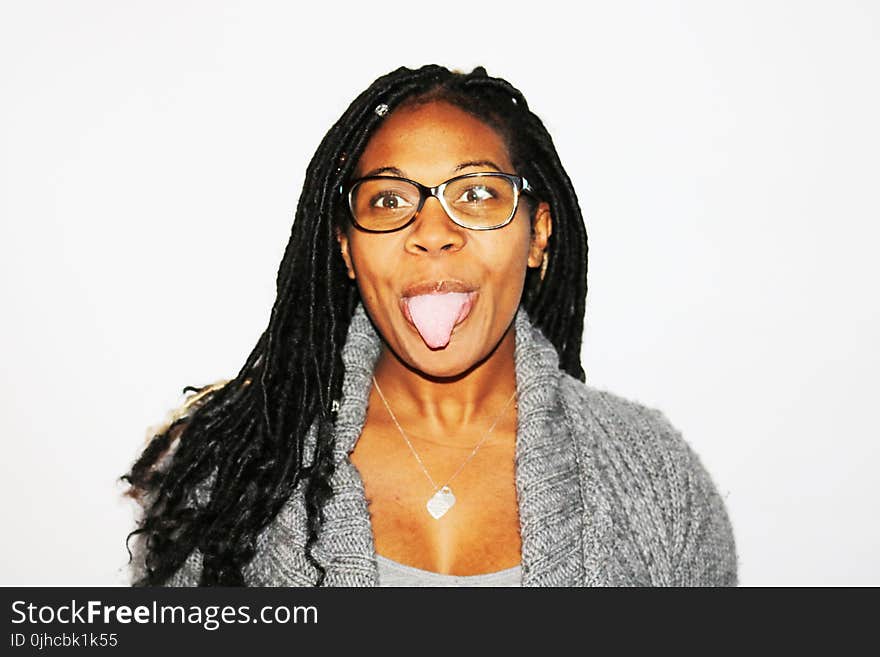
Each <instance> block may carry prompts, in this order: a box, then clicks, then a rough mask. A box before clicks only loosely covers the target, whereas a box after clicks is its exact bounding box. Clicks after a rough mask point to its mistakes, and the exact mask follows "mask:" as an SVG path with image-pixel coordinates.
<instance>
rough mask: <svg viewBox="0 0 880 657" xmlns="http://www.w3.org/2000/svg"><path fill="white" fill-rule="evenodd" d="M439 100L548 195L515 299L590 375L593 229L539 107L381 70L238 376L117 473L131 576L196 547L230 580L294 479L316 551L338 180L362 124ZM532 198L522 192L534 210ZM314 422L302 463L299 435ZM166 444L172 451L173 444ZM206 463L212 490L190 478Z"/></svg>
mask: <svg viewBox="0 0 880 657" xmlns="http://www.w3.org/2000/svg"><path fill="white" fill-rule="evenodd" d="M430 100H444V101H447V102H450V103H452V104H454V105H456V106H458V107H460V108H461V109H463V110H465V111H467V112H469V113H471V114H472V115H474V116H476V117H477V118H479V119H481V120H482V121H484V122H486V123H487V124H488V125H490V126H491V127H493V128H495V129H496V130H498V131H499V133H500V134H501V135H502V136H503V137H504V139H505V141H506V143H507V145H508V148H509V151H510V155H511V161H512V163H513V165H514V167H515V172H516V173H518V174H520V175H523V176H525V177H526V178H527V179H528V180H529V182H530V183H531V185H532V187H533V188H534V191H535V194H536V196H537V197H538V198H540V199H541V200H544V201H546V202H547V203H548V204H549V206H550V212H551V216H552V220H553V233H552V235H551V238H550V241H549V243H548V254H549V263H548V266H547V269H546V275H545V278H544V280H543V281H541V280H540V279H539V275H538V271H537V269H529V270H528V273H527V274H526V281H525V286H524V290H523V297H522V301H521V303H522V305H523V306H524V308H525V309H526V311H527V312H528V314H529V317H530V318H531V320H532V323H533V325H535V326H536V327H538V328H539V329H540V330H541V331H542V333H543V334H544V335H545V336H546V338H547V339H548V340H549V341H550V342H551V343H552V344H553V346H554V347H555V348H556V351H557V353H558V354H559V362H560V368H561V369H562V370H564V371H565V372H567V373H568V374H570V375H571V376H573V377H575V378H577V379H579V380H581V381H585V375H584V371H583V368H582V367H581V363H580V349H581V339H582V333H583V323H584V309H585V302H586V294H587V234H586V229H585V227H584V222H583V218H582V216H581V211H580V207H579V205H578V200H577V196H576V194H575V191H574V188H573V187H572V184H571V181H570V180H569V177H568V175H567V174H566V172H565V169H564V168H563V167H562V164H561V162H560V160H559V156H558V154H557V152H556V148H555V147H554V145H553V141H552V139H551V137H550V135H549V133H548V132H547V130H546V128H545V127H544V124H543V123H542V122H541V120H540V119H539V118H538V117H537V116H536V115H535V114H534V113H532V112H531V111H530V110H529V107H528V103H527V102H526V99H525V98H524V97H523V95H522V94H521V93H520V92H519V91H518V90H517V89H516V88H515V87H513V86H512V85H511V84H510V83H508V82H507V81H505V80H503V79H501V78H496V77H491V76H489V75H487V73H486V70H485V69H484V68H483V67H477V68H475V69H474V70H473V71H471V72H470V73H462V72H458V71H450V70H448V69H446V68H444V67H442V66H436V65H427V66H423V67H421V68H418V69H409V68H405V67H401V68H398V69H397V70H395V71H393V72H391V73H388V74H387V75H383V76H382V77H380V78H378V79H377V80H375V81H374V82H373V83H372V84H371V85H370V86H369V87H368V88H367V89H366V90H365V91H364V92H363V93H361V94H360V95H359V96H358V97H357V98H356V99H355V100H354V101H353V102H352V103H351V105H350V106H349V107H348V109H346V110H345V112H344V113H343V115H342V117H341V118H340V119H339V120H338V121H337V122H336V123H335V124H334V125H333V126H332V127H331V128H330V130H329V131H328V132H327V134H326V135H325V137H324V138H323V140H322V141H321V143H320V145H319V146H318V149H317V151H316V152H315V154H314V156H313V157H312V160H311V162H310V163H309V166H308V169H307V171H306V176H305V181H304V183H303V189H302V193H301V196H300V199H299V204H298V205H297V209H296V216H295V219H294V222H293V227H292V230H291V234H290V240H289V241H288V244H287V248H286V249H285V252H284V257H283V259H282V261H281V265H280V267H279V270H278V276H277V281H276V284H277V296H276V299H275V302H274V304H273V306H272V311H271V315H270V318H269V323H268V326H267V327H266V329H265V331H264V332H263V333H262V335H261V336H260V338H259V340H258V341H257V344H256V346H255V347H254V349H253V351H252V352H251V353H250V355H249V356H248V358H247V361H246V362H245V363H244V365H243V367H242V368H241V370H240V371H239V373H238V375H237V376H236V377H235V378H234V379H231V380H230V381H228V382H224V384H223V385H212V386H204V387H201V388H192V387H187V388H185V389H184V392H187V390H194V391H196V392H197V393H198V399H197V400H196V399H191V402H195V403H190V404H188V406H189V409H188V410H189V412H188V413H186V414H183V415H182V416H180V417H177V418H176V419H175V420H174V421H172V422H170V424H169V425H168V426H166V427H165V428H164V429H163V430H161V431H159V432H158V433H156V434H155V435H154V436H153V437H152V439H151V440H150V442H149V444H148V445H147V447H146V449H145V450H144V451H143V453H142V454H141V455H140V457H139V458H138V459H137V461H136V462H135V463H134V464H133V465H132V467H131V469H130V471H129V472H128V473H127V474H125V475H124V476H123V477H122V479H124V480H125V481H127V482H128V483H129V484H131V489H130V490H129V493H128V494H129V495H131V496H133V497H136V498H138V499H140V500H141V501H142V503H143V504H144V513H143V515H142V519H141V520H140V523H139V526H138V528H137V529H135V530H134V531H133V532H131V533H130V534H129V537H128V538H129V539H130V538H131V537H132V536H135V535H141V536H140V538H141V540H142V541H143V546H144V556H143V558H144V564H143V566H144V567H143V574H142V576H141V577H140V578H139V579H138V581H136V582H134V584H135V585H155V584H161V583H164V582H165V581H166V580H167V579H168V578H169V577H170V576H171V575H172V574H173V573H174V572H175V571H176V570H177V569H178V568H179V567H180V566H181V565H182V564H183V562H184V561H185V560H186V558H187V557H188V556H189V555H190V554H191V553H192V552H193V551H194V550H195V549H196V548H198V549H199V550H200V551H201V553H202V555H203V563H202V569H201V575H200V582H199V583H200V585H224V586H240V585H243V584H244V583H245V581H244V576H243V568H244V567H245V566H246V564H247V563H248V562H249V561H250V560H251V559H252V558H253V557H254V555H255V553H256V545H257V537H258V536H259V534H260V532H261V531H262V530H263V529H264V528H265V527H266V526H267V525H268V524H269V523H271V522H272V520H273V519H274V518H275V517H276V516H277V514H278V513H279V511H280V510H281V508H282V507H283V505H284V504H285V502H286V501H287V500H288V499H289V498H290V496H291V495H292V494H293V491H294V489H295V488H296V487H297V486H298V485H299V484H300V483H301V482H302V483H303V484H304V497H305V505H306V510H307V514H308V530H309V539H308V544H307V546H306V555H307V557H308V558H309V560H310V562H311V563H312V564H313V565H314V566H315V567H316V568H317V569H318V572H319V580H318V582H317V583H318V585H320V584H321V581H322V579H323V575H324V573H323V569H322V568H321V567H320V565H319V564H318V562H317V561H316V560H315V559H314V557H313V556H312V555H311V548H312V547H313V546H314V543H315V541H316V540H317V537H318V534H319V532H320V530H321V525H322V522H323V508H324V505H325V503H326V502H327V500H328V499H329V498H330V497H331V495H332V489H331V487H330V484H329V481H330V477H331V476H332V474H333V471H334V462H333V446H334V430H333V428H334V420H335V412H336V409H335V406H334V405H333V400H336V399H339V398H340V397H341V389H342V381H343V375H344V367H343V363H342V358H341V352H342V347H343V344H344V342H345V338H346V335H347V332H348V328H349V325H350V323H351V317H352V315H353V313H354V310H355V308H356V307H357V304H358V301H359V294H358V290H357V286H356V285H355V284H354V282H353V281H351V280H350V279H349V278H348V276H347V272H346V268H345V264H344V261H343V259H342V256H341V253H340V251H339V246H338V242H337V240H336V234H335V231H336V230H337V229H339V228H343V229H345V228H346V227H347V226H346V224H345V222H346V215H345V213H346V212H347V211H348V209H347V206H346V203H345V199H344V197H343V196H342V195H341V194H340V193H339V188H340V186H341V185H344V184H345V182H346V181H347V180H349V179H350V178H351V176H352V174H353V172H354V169H355V167H356V165H357V161H358V158H359V157H360V154H361V153H362V152H363V150H364V148H365V146H366V144H367V142H368V140H369V139H370V136H371V135H372V133H373V132H374V130H375V129H376V128H377V127H378V126H379V125H380V124H381V123H382V121H383V120H384V118H383V112H382V111H378V112H377V111H376V108H377V107H378V106H379V105H382V104H384V105H387V106H388V108H389V112H393V111H394V110H395V109H396V108H398V107H400V106H402V105H406V104H411V103H417V102H428V101H430ZM533 207H534V206H532V209H533ZM313 425H314V426H315V427H316V431H317V434H316V436H317V442H316V447H315V452H314V454H313V455H311V458H310V459H307V461H310V463H309V464H307V461H304V459H303V457H304V443H305V437H306V434H307V433H308V432H309V429H310V428H311V427H313ZM172 453H173V455H172ZM212 474H213V475H215V476H214V479H213V484H212V487H211V494H210V497H209V499H208V500H207V501H199V500H197V499H196V498H195V497H194V495H193V492H194V490H195V489H196V487H197V485H198V484H199V483H200V482H203V481H205V480H206V479H208V478H209V477H210V476H211V475H212Z"/></svg>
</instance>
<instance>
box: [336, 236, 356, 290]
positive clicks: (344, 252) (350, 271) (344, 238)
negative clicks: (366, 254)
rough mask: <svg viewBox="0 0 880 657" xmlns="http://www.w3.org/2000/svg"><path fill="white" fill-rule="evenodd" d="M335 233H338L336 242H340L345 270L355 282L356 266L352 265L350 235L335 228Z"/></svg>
mask: <svg viewBox="0 0 880 657" xmlns="http://www.w3.org/2000/svg"><path fill="white" fill-rule="evenodd" d="M333 231H334V232H335V233H336V241H337V242H339V249H340V251H341V252H342V259H343V260H344V261H345V268H346V269H347V270H348V277H349V278H350V279H351V280H354V279H355V274H354V266H353V265H352V264H351V255H350V254H349V252H348V235H346V233H345V231H343V230H340V229H339V227H335V228H334V229H333Z"/></svg>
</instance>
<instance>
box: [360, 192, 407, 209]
mask: <svg viewBox="0 0 880 657" xmlns="http://www.w3.org/2000/svg"><path fill="white" fill-rule="evenodd" d="M370 205H371V206H372V207H374V208H379V209H380V210H397V209H399V208H405V207H407V206H409V205H411V204H410V202H409V201H407V200H406V199H405V198H403V197H402V196H400V195H399V194H395V193H394V192H383V193H381V194H377V195H376V196H374V197H373V201H372V202H371V203H370Z"/></svg>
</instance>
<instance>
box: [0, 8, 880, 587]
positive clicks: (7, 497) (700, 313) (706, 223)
mask: <svg viewBox="0 0 880 657" xmlns="http://www.w3.org/2000/svg"><path fill="white" fill-rule="evenodd" d="M878 7H880V5H878V4H877V3H873V2H867V1H866V2H854V1H850V2H840V1H836V2H831V1H828V2H793V1H792V2H777V1H772V2H771V1H767V0H763V1H760V2H743V1H741V0H740V1H737V2H698V1H694V2H640V3H634V2H602V3H598V2H597V3H593V2H585V3H571V2H565V3H563V2H548V1H547V0H543V1H542V2H530V3H513V4H511V3H507V2H486V1H484V2H480V3H475V2H464V3H461V2H450V1H448V0H447V1H444V2H440V3H415V2H396V1H391V0H382V1H381V2H356V3H350V5H345V4H340V3H338V2H333V3H327V2H322V3H314V4H312V5H309V6H307V7H305V8H304V6H303V5H302V4H301V3H293V2H289V3H278V4H267V3H258V2H244V1H241V2H180V1H176V2H156V1H153V2H111V1H107V2H3V3H2V5H0V85H2V87H0V93H2V98H0V217H2V223H0V225H2V229H0V267H2V283H0V309H2V316H3V320H2V322H0V342H2V345H3V354H4V359H3V360H4V362H3V368H2V374H0V409H2V420H0V434H2V439H3V458H2V465H0V476H2V479H0V495H2V500H3V502H2V504H3V506H2V508H3V517H2V526H3V541H2V547H0V584H6V585H12V584H16V585H25V584H65V585H67V584H71V585H72V584H124V583H125V582H126V580H125V573H124V569H123V568H124V565H125V562H126V560H127V553H126V551H125V548H124V538H125V535H126V533H127V532H128V531H129V530H130V529H131V528H132V517H133V512H134V507H133V504H132V503H130V502H126V501H124V500H123V498H122V497H121V495H120V493H121V491H122V489H123V487H122V486H121V485H120V484H119V483H118V482H117V480H116V478H117V477H118V476H119V475H121V474H122V473H124V472H125V471H126V470H127V468H128V466H129V465H130V463H131V462H132V460H133V459H134V457H135V456H136V455H137V454H138V452H139V450H140V449H141V448H142V447H143V445H144V440H145V438H146V435H147V429H148V427H150V426H151V425H155V424H157V423H159V422H160V421H161V420H162V419H163V418H164V417H165V414H166V412H167V411H168V410H169V409H171V408H172V407H173V406H175V405H176V404H177V403H178V402H179V401H181V399H182V397H181V395H180V394H179V393H180V391H181V389H182V388H183V386H185V385H188V384H204V383H208V382H212V381H214V380H217V379H220V378H228V377H231V376H233V375H234V374H235V373H236V372H237V371H238V369H239V368H240V367H241V365H242V364H243V362H244V359H245V358H246V356H247V354H248V353H249V352H250V350H251V348H252V347H253V345H254V343H255V341H256V340H257V338H258V336H259V334H260V333H261V331H262V330H263V328H264V327H265V326H266V323H267V322H268V318H269V311H270V309H271V306H272V302H273V300H274V297H275V274H276V271H277V268H278V265H279V263H280V260H281V256H282V253H283V250H284V247H285V245H286V243H287V239H288V236H289V232H290V225H291V221H292V217H293V213H294V209H295V207H296V202H297V199H298V197H299V191H300V185H301V183H302V179H303V175H304V172H305V168H306V165H307V163H308V161H309V159H310V158H311V156H312V154H313V152H314V150H315V148H316V147H317V145H318V143H319V141H320V139H321V137H322V136H323V135H324V133H325V132H326V131H327V130H328V128H329V127H330V125H331V124H332V123H333V122H334V121H335V120H336V119H337V118H338V117H339V115H340V114H341V113H342V111H343V110H344V109H345V107H346V106H347V105H348V103H349V102H350V101H351V100H352V99H353V98H354V97H355V96H356V95H357V94H358V93H360V91H362V90H363V89H364V88H366V87H367V86H368V85H369V83H370V82H372V81H373V80H374V79H375V78H376V77H378V76H379V75H382V74H384V73H386V72H388V71H390V70H392V69H394V68H396V67H398V66H400V65H406V66H410V67H417V66H420V65H422V64H424V63H439V64H443V65H446V66H448V67H451V68H459V69H463V70H470V69H471V68H473V67H474V66H476V65H481V64H482V65H484V66H486V68H487V69H488V71H489V73H490V74H492V75H498V76H501V77H504V78H506V79H508V80H509V81H510V82H512V83H513V84H514V85H515V86H517V87H518V88H519V89H521V90H522V91H523V93H524V94H525V96H526V98H527V99H528V100H529V103H530V105H531V107H532V109H533V110H534V111H535V112H536V113H537V114H538V115H539V116H540V117H542V119H543V120H544V121H545V123H546V125H547V126H548V128H549V130H550V132H551V134H552V135H553V137H554V141H555V143H556V145H557V147H558V150H559V153H560V156H561V158H562V161H563V164H564V165H565V166H566V168H567V170H568V172H569V174H570V176H571V178H572V180H573V182H574V184H575V188H576V190H577V192H578V195H579V198H580V202H581V206H582V208H583V211H584V215H585V218H586V222H587V229H588V233H589V240H590V261H589V286H590V289H589V294H588V304H587V320H586V321H587V330H586V334H585V340H584V350H583V361H584V366H585V368H586V371H587V377H588V383H589V384H591V385H593V386H596V387H599V388H603V389H608V390H611V391H613V392H615V393H617V394H620V395H623V396H625V397H628V398H631V399H634V400H637V401H640V402H642V403H645V404H647V405H650V406H652V407H656V408H660V409H662V410H663V411H664V412H665V413H666V414H667V416H668V417H669V419H670V420H671V421H672V422H673V424H675V425H676V426H677V427H678V428H679V429H681V431H682V433H683V435H684V437H685V439H686V440H688V442H689V443H690V444H691V445H692V446H693V447H694V449H695V450H696V451H697V453H698V454H700V456H701V458H702V459H703V462H704V463H705V465H706V467H707V468H708V469H709V471H710V473H711V474H712V477H713V479H714V480H715V482H716V485H717V486H718V488H719V490H720V491H721V492H722V494H723V496H724V499H725V502H726V504H727V507H728V511H729V513H730V515H731V519H732V522H733V525H734V530H735V534H736V540H737V548H738V552H739V558H740V580H741V583H742V584H743V585H748V586H754V585H807V584H818V585H832V584H835V585H843V584H850V585H861V584H873V585H878V584H880V557H878V553H880V528H878V522H877V520H878V515H880V514H878V506H880V505H878V492H877V489H876V475H875V473H876V470H877V464H878V457H880V448H878V444H877V443H878V430H877V424H876V417H877V415H876V409H877V401H876V396H877V395H876V393H877V391H878V385H877V372H878V367H880V358H878V347H877V343H876V339H877V336H878V335H880V310H878V301H877V296H878V295H877V292H876V289H875V288H876V284H877V281H878V280H880V276H878V274H880V271H878V269H880V268H878V265H877V260H876V252H877V249H878V237H880V230H878V220H880V212H878V208H880V201H878V197H880V190H878V180H880V164H878V161H880V160H878V153H880V130H878V120H877V117H878V116H880V93H878V64H880V57H878V55H880V46H878V43H880V40H878V30H880V9H878Z"/></svg>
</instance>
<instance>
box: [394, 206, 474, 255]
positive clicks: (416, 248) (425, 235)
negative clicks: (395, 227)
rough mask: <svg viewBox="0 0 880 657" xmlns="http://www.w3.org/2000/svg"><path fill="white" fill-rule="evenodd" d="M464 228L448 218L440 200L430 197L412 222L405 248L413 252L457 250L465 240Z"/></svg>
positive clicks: (433, 252) (434, 252)
mask: <svg viewBox="0 0 880 657" xmlns="http://www.w3.org/2000/svg"><path fill="white" fill-rule="evenodd" d="M465 230H466V229H464V228H462V227H461V226H459V225H458V224H456V223H455V222H454V221H452V219H450V218H449V215H448V214H446V210H444V209H443V206H442V205H440V201H438V200H437V199H436V198H434V197H431V198H429V199H427V200H426V201H425V204H424V205H423V206H422V210H421V212H419V216H418V217H416V220H415V221H414V222H413V225H412V228H411V231H410V234H409V236H408V238H407V240H406V248H407V250H408V251H411V252H413V253H431V254H439V253H443V252H452V251H458V250H459V249H461V247H463V246H464V244H465V242H466V241H467V236H466V235H465Z"/></svg>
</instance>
